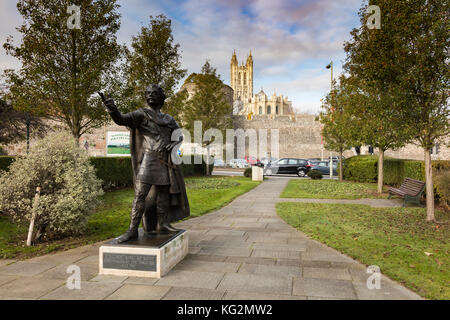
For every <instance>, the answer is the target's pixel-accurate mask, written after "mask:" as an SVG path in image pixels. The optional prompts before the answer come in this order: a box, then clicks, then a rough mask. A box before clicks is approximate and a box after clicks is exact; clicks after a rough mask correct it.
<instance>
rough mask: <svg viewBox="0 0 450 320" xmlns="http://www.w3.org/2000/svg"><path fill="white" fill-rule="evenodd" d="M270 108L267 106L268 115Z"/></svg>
mask: <svg viewBox="0 0 450 320" xmlns="http://www.w3.org/2000/svg"><path fill="white" fill-rule="evenodd" d="M270 111H271V110H270V106H267V114H270Z"/></svg>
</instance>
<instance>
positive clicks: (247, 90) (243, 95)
mask: <svg viewBox="0 0 450 320" xmlns="http://www.w3.org/2000/svg"><path fill="white" fill-rule="evenodd" d="M230 86H231V88H233V90H234V97H233V98H234V100H241V101H243V102H244V103H247V102H250V101H251V99H252V97H253V57H252V52H251V51H250V54H249V56H248V57H247V61H246V62H245V64H244V62H242V64H241V65H239V64H238V60H237V57H236V51H234V52H233V55H232V56H231V64H230Z"/></svg>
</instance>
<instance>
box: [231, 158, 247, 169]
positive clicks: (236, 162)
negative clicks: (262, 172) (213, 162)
mask: <svg viewBox="0 0 450 320" xmlns="http://www.w3.org/2000/svg"><path fill="white" fill-rule="evenodd" d="M229 164H230V167H232V168H248V163H247V161H245V159H232V160H230V162H229Z"/></svg>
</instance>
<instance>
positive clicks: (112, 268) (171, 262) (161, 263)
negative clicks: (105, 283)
mask: <svg viewBox="0 0 450 320" xmlns="http://www.w3.org/2000/svg"><path fill="white" fill-rule="evenodd" d="M188 249H189V246H188V236H187V233H186V232H185V230H180V231H178V232H174V233H168V234H154V235H145V234H144V232H143V231H142V229H141V230H139V238H138V239H137V240H133V241H128V242H126V243H121V244H118V243H117V242H116V241H115V240H111V241H110V242H108V243H106V244H105V245H103V246H101V247H100V254H99V266H100V270H99V274H103V275H115V276H129V277H148V278H161V277H163V276H164V275H166V274H167V273H168V272H169V271H170V270H171V269H172V268H173V267H174V266H175V265H176V264H177V263H179V262H180V261H181V260H183V259H184V257H185V256H186V255H187V253H188Z"/></svg>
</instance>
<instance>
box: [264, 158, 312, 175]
mask: <svg viewBox="0 0 450 320" xmlns="http://www.w3.org/2000/svg"><path fill="white" fill-rule="evenodd" d="M310 168H311V164H310V163H309V161H308V160H306V159H297V158H281V159H279V160H276V161H274V162H271V163H269V164H268V165H267V166H266V167H265V169H264V174H265V175H267V176H270V175H272V174H297V175H298V176H299V177H304V176H306V174H307V173H308V171H309V170H310Z"/></svg>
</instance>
